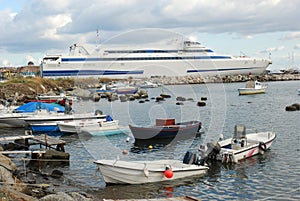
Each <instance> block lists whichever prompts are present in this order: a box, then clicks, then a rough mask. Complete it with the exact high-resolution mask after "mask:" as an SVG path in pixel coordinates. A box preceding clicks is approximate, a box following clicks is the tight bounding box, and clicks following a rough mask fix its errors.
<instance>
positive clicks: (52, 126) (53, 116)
mask: <svg viewBox="0 0 300 201" xmlns="http://www.w3.org/2000/svg"><path fill="white" fill-rule="evenodd" d="M65 111H66V110H65ZM105 118H106V115H103V114H102V112H101V111H100V110H96V111H95V113H79V114H76V113H57V112H48V111H44V112H39V113H37V114H34V115H32V116H30V117H26V118H21V119H23V120H24V121H25V123H26V125H27V126H28V127H29V128H30V129H31V130H32V131H33V132H35V133H40V132H47V133H48V132H59V131H60V130H59V127H58V125H57V124H58V123H62V122H64V123H66V122H80V121H87V120H93V119H94V120H99V119H100V120H101V119H105Z"/></svg>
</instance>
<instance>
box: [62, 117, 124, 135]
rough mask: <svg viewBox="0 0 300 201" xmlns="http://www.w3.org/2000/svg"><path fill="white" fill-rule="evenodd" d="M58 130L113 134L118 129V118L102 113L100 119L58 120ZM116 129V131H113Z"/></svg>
mask: <svg viewBox="0 0 300 201" xmlns="http://www.w3.org/2000/svg"><path fill="white" fill-rule="evenodd" d="M57 125H58V127H59V130H60V131H61V132H63V133H82V132H87V133H90V134H92V133H103V135H106V134H114V133H117V131H119V133H120V132H121V131H120V129H119V120H114V119H112V118H111V117H110V116H109V115H103V118H100V119H82V120H79V121H70V122H59V123H57ZM115 131H116V132H115Z"/></svg>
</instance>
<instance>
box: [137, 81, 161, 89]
mask: <svg viewBox="0 0 300 201" xmlns="http://www.w3.org/2000/svg"><path fill="white" fill-rule="evenodd" d="M157 87H158V84H156V83H152V82H149V81H145V82H143V83H142V84H141V85H140V88H157Z"/></svg>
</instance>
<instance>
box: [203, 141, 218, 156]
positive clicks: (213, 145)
mask: <svg viewBox="0 0 300 201" xmlns="http://www.w3.org/2000/svg"><path fill="white" fill-rule="evenodd" d="M206 145H207V158H209V159H216V158H217V155H218V154H219V153H220V151H221V146H220V144H219V143H218V142H216V141H211V142H208V143H207V144H206Z"/></svg>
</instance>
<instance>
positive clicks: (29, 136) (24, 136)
mask: <svg viewBox="0 0 300 201" xmlns="http://www.w3.org/2000/svg"><path fill="white" fill-rule="evenodd" d="M34 137H35V136H34V135H23V136H13V137H1V138H0V141H12V140H22V139H31V138H34Z"/></svg>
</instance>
